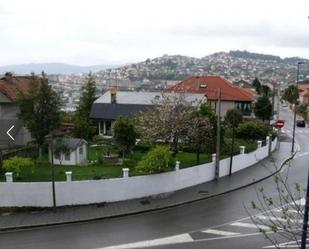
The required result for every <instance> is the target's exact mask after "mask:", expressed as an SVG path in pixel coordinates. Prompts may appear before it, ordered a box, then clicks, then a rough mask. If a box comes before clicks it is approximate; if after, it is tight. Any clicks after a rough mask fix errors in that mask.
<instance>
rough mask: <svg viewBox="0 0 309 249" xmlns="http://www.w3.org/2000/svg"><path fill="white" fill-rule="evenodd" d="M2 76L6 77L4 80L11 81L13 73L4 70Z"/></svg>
mask: <svg viewBox="0 0 309 249" xmlns="http://www.w3.org/2000/svg"><path fill="white" fill-rule="evenodd" d="M4 78H5V79H6V81H8V82H11V81H12V78H13V74H12V73H11V72H6V73H5V75H4Z"/></svg>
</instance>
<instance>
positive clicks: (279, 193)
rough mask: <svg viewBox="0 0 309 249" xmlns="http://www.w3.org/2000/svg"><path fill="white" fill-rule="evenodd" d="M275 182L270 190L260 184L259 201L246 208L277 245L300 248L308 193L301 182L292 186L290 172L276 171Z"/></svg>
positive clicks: (262, 230) (268, 237) (277, 246)
mask: <svg viewBox="0 0 309 249" xmlns="http://www.w3.org/2000/svg"><path fill="white" fill-rule="evenodd" d="M288 167H290V166H288ZM276 170H278V169H276ZM285 172H289V170H286V171H285ZM274 183H275V184H274V185H273V188H272V189H270V190H269V191H266V190H264V188H263V187H259V188H258V189H257V190H256V195H257V198H256V200H255V201H251V207H248V206H245V208H246V210H247V212H248V213H249V214H250V218H251V220H252V221H253V223H254V224H255V225H256V226H257V228H258V229H259V231H260V232H261V233H262V234H263V235H264V236H265V238H266V239H268V240H269V241H270V242H271V243H272V244H273V246H274V247H275V248H278V249H280V248H287V247H293V248H296V246H297V248H300V240H299V239H300V237H301V235H302V230H303V217H304V213H305V209H304V204H305V199H304V198H302V197H303V196H305V193H304V192H305V191H306V190H305V188H303V187H302V186H301V185H300V184H299V183H295V184H293V186H292V185H290V183H289V181H288V173H286V175H283V174H282V173H278V174H276V175H275V176H274ZM252 212H254V213H260V214H262V216H261V215H254V214H251V213H252ZM282 240H285V241H287V243H284V242H282ZM294 245H295V246H294Z"/></svg>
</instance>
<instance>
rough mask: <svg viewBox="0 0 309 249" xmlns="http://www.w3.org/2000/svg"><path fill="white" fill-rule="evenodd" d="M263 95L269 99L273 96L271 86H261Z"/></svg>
mask: <svg viewBox="0 0 309 249" xmlns="http://www.w3.org/2000/svg"><path fill="white" fill-rule="evenodd" d="M261 93H262V94H263V95H265V96H267V97H269V96H270V94H271V89H270V88H269V86H267V85H262V86H261Z"/></svg>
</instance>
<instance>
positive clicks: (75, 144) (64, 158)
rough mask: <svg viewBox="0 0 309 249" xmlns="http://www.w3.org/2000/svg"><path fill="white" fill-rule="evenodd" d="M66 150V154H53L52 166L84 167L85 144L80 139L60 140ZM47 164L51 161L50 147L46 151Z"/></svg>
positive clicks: (85, 159) (85, 157)
mask: <svg viewBox="0 0 309 249" xmlns="http://www.w3.org/2000/svg"><path fill="white" fill-rule="evenodd" d="M59 142H60V143H62V144H63V145H64V146H65V147H66V148H67V150H66V152H58V153H53V160H54V164H60V165H86V164H87V163H88V161H87V142H86V141H85V140H84V139H80V138H60V141H59ZM48 154H49V162H51V161H52V151H51V147H49V149H48Z"/></svg>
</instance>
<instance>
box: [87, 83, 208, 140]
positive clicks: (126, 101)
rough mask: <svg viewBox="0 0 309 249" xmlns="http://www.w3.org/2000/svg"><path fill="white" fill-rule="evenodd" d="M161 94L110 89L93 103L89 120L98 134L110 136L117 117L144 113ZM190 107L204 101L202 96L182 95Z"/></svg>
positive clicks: (173, 94)
mask: <svg viewBox="0 0 309 249" xmlns="http://www.w3.org/2000/svg"><path fill="white" fill-rule="evenodd" d="M164 95H165V96H176V95H178V93H177V94H175V93H164ZM162 97H163V95H162V93H161V92H125V91H117V90H116V89H111V90H110V91H107V92H106V93H105V94H103V95H102V96H101V97H100V98H98V99H97V100H96V101H94V103H93V105H92V108H91V112H90V118H92V119H95V120H96V121H97V122H98V129H99V134H103V135H111V125H112V122H113V121H114V120H115V119H116V118H117V117H119V116H124V117H133V116H134V115H135V114H137V113H139V112H142V111H145V110H146V109H148V108H150V107H152V106H153V105H154V104H155V103H156V102H158V101H160V99H162ZM184 98H185V100H186V101H188V102H191V103H192V105H195V104H196V105H197V104H200V103H201V102H203V101H206V98H205V96H204V94H191V93H187V94H185V95H184Z"/></svg>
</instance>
